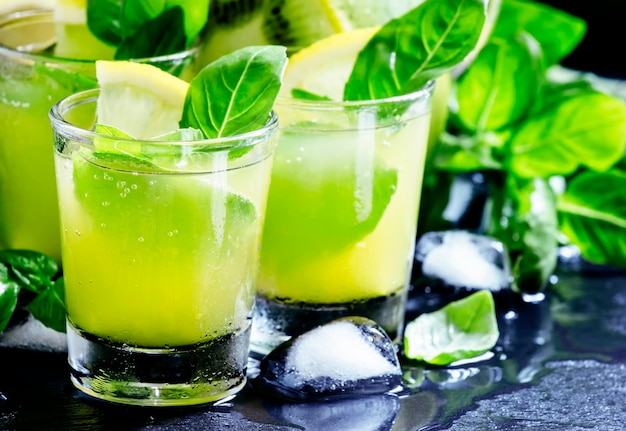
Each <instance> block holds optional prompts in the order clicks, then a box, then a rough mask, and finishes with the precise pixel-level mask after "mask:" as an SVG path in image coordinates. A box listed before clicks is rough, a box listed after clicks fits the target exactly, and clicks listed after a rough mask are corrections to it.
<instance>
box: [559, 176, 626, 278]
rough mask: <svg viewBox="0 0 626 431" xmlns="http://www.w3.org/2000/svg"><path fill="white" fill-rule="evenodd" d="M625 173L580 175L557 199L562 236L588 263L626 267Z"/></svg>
mask: <svg viewBox="0 0 626 431" xmlns="http://www.w3.org/2000/svg"><path fill="white" fill-rule="evenodd" d="M624 190H626V173H625V172H623V171H619V170H611V171H608V172H589V171H587V172H583V173H581V174H579V175H576V176H575V177H574V178H572V179H571V181H570V182H569V183H568V185H567V189H566V190H565V192H564V193H563V194H562V195H561V196H559V199H558V201H557V209H558V215H559V226H560V229H561V231H562V232H563V234H564V235H565V236H566V237H567V238H568V239H569V241H570V242H571V243H572V244H575V245H576V246H577V247H578V248H579V249H580V251H581V254H582V255H583V257H584V258H585V259H587V260H589V261H591V262H594V263H598V264H605V265H615V266H621V267H625V266H626V235H625V233H626V195H625V194H624Z"/></svg>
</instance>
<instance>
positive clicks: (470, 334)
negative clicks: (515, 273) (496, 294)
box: [404, 290, 500, 365]
mask: <svg viewBox="0 0 626 431" xmlns="http://www.w3.org/2000/svg"><path fill="white" fill-rule="evenodd" d="M499 335H500V333H499V331H498V322H497V320H496V311H495V304H494V302H493V295H492V294H491V292H490V291H488V290H479V291H478V292H476V293H473V294H471V295H470V296H468V297H466V298H463V299H460V300H458V301H453V302H451V303H449V304H448V305H446V306H445V307H443V308H441V309H439V310H437V311H434V312H432V313H424V314H422V315H420V316H418V317H417V318H416V319H415V320H413V321H412V322H410V323H409V324H408V325H407V326H406V329H405V332H404V355H405V356H406V357H407V358H409V359H415V360H418V361H423V362H426V363H429V364H433V365H448V364H451V363H452V362H455V361H458V360H461V359H469V358H473V357H475V356H478V355H481V354H483V353H485V352H487V351H489V350H490V349H492V348H493V347H494V346H495V344H496V342H497V341H498V337H499Z"/></svg>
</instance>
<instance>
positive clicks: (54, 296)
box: [26, 278, 66, 332]
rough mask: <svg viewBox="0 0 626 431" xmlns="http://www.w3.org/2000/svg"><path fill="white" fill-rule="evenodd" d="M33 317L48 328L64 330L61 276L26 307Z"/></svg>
mask: <svg viewBox="0 0 626 431" xmlns="http://www.w3.org/2000/svg"><path fill="white" fill-rule="evenodd" d="M26 308H27V309H28V311H30V312H31V313H32V315H33V317H34V318H35V319H37V320H39V321H40V322H42V323H43V324H44V325H45V326H47V327H48V328H52V329H54V330H55V331H59V332H65V315H66V313H65V285H64V280H63V278H59V279H57V280H56V281H55V282H54V283H53V284H52V285H51V286H49V287H48V288H47V289H46V290H44V291H43V292H41V293H40V294H39V295H37V297H36V298H35V299H33V300H32V301H31V302H30V303H29V304H28V306H27V307H26Z"/></svg>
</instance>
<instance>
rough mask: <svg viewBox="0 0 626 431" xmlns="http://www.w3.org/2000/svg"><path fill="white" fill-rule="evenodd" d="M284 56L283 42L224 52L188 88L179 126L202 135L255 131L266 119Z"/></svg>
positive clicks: (231, 134) (275, 90)
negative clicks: (199, 131)
mask: <svg viewBox="0 0 626 431" xmlns="http://www.w3.org/2000/svg"><path fill="white" fill-rule="evenodd" d="M286 64H287V54H286V49H285V47H282V46H273V45H268V46H251V47H246V48H242V49H240V50H237V51H234V52H232V53H230V54H227V55H225V56H223V57H221V58H219V59H218V60H216V61H214V62H213V63H211V64H209V65H208V66H206V67H204V69H202V70H201V71H200V73H198V75H196V76H195V77H194V78H193V79H192V80H191V83H190V85H189V90H187V99H186V100H185V106H184V107H183V115H182V118H181V120H180V127H181V128H186V127H192V128H194V129H199V130H202V132H203V133H204V135H205V137H206V138H220V137H224V136H234V135H237V134H241V133H246V132H250V131H253V130H257V129H259V128H260V127H262V126H263V125H265V124H266V123H267V121H268V118H269V114H270V112H271V111H272V107H273V105H274V101H275V100H276V96H277V95H278V91H279V90H280V86H281V83H282V74H283V72H284V69H285V66H286Z"/></svg>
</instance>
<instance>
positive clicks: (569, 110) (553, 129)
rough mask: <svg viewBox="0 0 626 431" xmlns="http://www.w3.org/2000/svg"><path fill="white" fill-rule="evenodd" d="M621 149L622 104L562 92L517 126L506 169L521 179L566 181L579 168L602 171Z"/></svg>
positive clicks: (625, 123)
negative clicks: (557, 178)
mask: <svg viewBox="0 0 626 431" xmlns="http://www.w3.org/2000/svg"><path fill="white" fill-rule="evenodd" d="M566 88H567V87H566ZM625 149H626V103H624V102H623V101H621V100H619V99H617V98H614V97H612V96H609V95H607V94H604V93H601V92H598V91H585V92H583V93H579V94H574V95H572V94H569V93H568V92H564V93H563V94H562V95H561V98H560V100H558V99H556V98H554V99H553V103H552V104H550V105H547V106H544V107H543V108H542V109H541V111H540V112H537V113H535V114H533V116H532V117H530V118H527V119H526V121H524V123H523V124H522V125H521V126H520V128H519V130H518V132H517V133H516V134H515V135H514V136H513V139H512V141H511V147H510V153H509V154H508V158H509V160H508V164H509V166H510V169H511V171H512V172H513V173H514V174H515V175H517V176H520V177H524V178H532V177H535V176H539V177H549V176H553V175H568V174H571V173H572V172H574V171H575V170H576V169H578V168H579V167H581V166H586V167H588V168H590V169H592V170H597V171H604V170H607V169H609V168H610V167H611V166H612V165H614V164H615V163H616V162H617V161H618V160H619V159H620V158H621V157H622V155H623V154H624V150H625Z"/></svg>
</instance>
